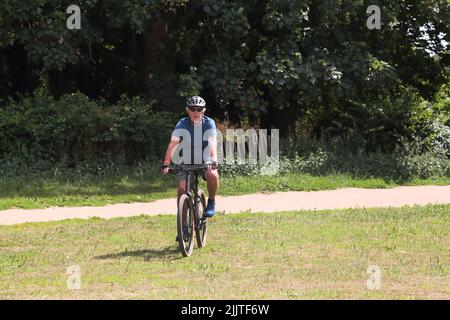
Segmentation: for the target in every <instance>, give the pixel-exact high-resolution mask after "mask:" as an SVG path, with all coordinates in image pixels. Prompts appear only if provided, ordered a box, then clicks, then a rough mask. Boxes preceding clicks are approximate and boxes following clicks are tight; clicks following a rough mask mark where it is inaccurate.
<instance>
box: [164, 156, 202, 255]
mask: <svg viewBox="0 0 450 320" xmlns="http://www.w3.org/2000/svg"><path fill="white" fill-rule="evenodd" d="M206 168H207V165H205V164H203V165H195V166H193V165H189V166H188V167H186V166H184V165H180V166H170V167H169V172H170V173H173V174H176V173H178V172H183V173H185V174H186V179H185V181H186V185H185V189H184V190H185V191H184V193H183V194H182V195H181V196H180V198H179V199H178V201H177V234H178V236H177V241H178V244H179V247H180V251H181V254H182V255H183V256H184V257H189V256H190V255H191V254H192V251H193V249H194V230H195V234H196V239H197V245H198V247H199V248H202V247H204V246H205V245H206V236H207V222H208V218H207V217H206V215H205V212H206V197H205V193H204V192H203V190H201V189H199V188H198V176H199V175H200V174H203V172H204V170H205V169H206ZM192 179H193V180H192Z"/></svg>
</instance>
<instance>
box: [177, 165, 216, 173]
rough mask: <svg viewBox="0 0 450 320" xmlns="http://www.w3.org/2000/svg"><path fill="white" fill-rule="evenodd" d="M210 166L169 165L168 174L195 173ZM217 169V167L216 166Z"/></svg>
mask: <svg viewBox="0 0 450 320" xmlns="http://www.w3.org/2000/svg"><path fill="white" fill-rule="evenodd" d="M210 165H211V164H208V163H205V164H198V165H170V166H169V173H174V174H175V173H178V172H195V171H201V170H205V169H206V168H208V166H210ZM216 169H217V166H216Z"/></svg>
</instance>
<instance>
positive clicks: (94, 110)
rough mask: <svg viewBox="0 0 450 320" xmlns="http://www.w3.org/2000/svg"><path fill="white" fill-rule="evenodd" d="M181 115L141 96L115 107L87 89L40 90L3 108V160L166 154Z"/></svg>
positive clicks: (64, 162)
mask: <svg viewBox="0 0 450 320" xmlns="http://www.w3.org/2000/svg"><path fill="white" fill-rule="evenodd" d="M176 120H177V119H175V117H174V115H172V114H170V113H167V112H155V111H154V109H153V103H147V102H144V101H142V100H141V99H139V98H133V99H128V98H126V97H122V98H121V99H120V101H119V102H118V103H116V104H115V105H113V106H109V105H106V104H105V103H104V102H102V101H94V100H90V99H89V98H87V97H86V96H85V95H83V94H81V93H74V94H70V95H65V96H63V97H61V98H60V99H59V100H54V99H53V98H51V97H49V96H48V95H47V94H46V92H45V91H44V90H37V91H36V92H35V93H34V95H33V96H30V97H23V98H21V99H20V100H19V101H18V102H14V101H10V102H9V103H7V104H6V105H5V106H3V107H2V108H0V159H3V160H7V159H14V160H13V161H15V162H17V161H20V159H22V160H23V161H24V162H35V161H37V160H42V161H46V162H49V163H53V164H58V165H59V166H74V165H75V164H77V163H79V162H82V161H89V160H98V159H110V160H113V161H115V162H124V163H134V162H137V161H142V160H151V159H153V160H154V159H160V158H161V157H162V156H163V153H164V149H165V147H166V146H167V143H168V141H169V137H170V133H171V131H172V130H173V128H174V126H175V123H176ZM18 159H19V160H18Z"/></svg>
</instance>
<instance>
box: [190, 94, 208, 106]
mask: <svg viewBox="0 0 450 320" xmlns="http://www.w3.org/2000/svg"><path fill="white" fill-rule="evenodd" d="M186 106H187V107H205V106H206V102H205V99H203V98H202V97H199V96H193V97H189V98H188V99H187V101H186Z"/></svg>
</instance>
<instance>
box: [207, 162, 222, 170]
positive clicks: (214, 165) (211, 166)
mask: <svg viewBox="0 0 450 320" xmlns="http://www.w3.org/2000/svg"><path fill="white" fill-rule="evenodd" d="M205 164H206V170H208V171H209V170H216V169H218V168H219V164H218V163H217V161H208V162H206V163H205Z"/></svg>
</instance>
